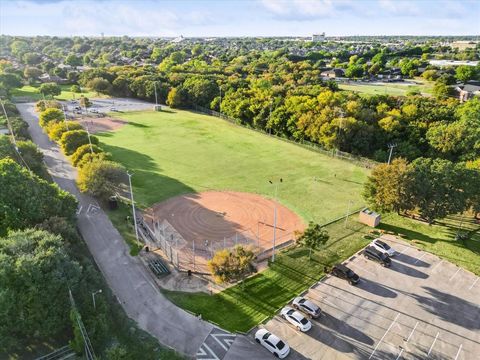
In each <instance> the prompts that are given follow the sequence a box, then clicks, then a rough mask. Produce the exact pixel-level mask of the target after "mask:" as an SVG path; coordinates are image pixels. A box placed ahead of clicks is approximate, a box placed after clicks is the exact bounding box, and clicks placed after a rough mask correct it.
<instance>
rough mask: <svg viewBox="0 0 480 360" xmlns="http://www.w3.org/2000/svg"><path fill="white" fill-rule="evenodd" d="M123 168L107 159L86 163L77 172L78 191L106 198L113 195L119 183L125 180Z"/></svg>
mask: <svg viewBox="0 0 480 360" xmlns="http://www.w3.org/2000/svg"><path fill="white" fill-rule="evenodd" d="M125 174H126V172H125V169H124V168H123V166H121V165H120V164H118V163H116V162H113V161H108V160H94V161H91V162H89V163H86V164H85V165H84V166H83V167H82V168H81V169H80V171H79V173H78V187H79V189H80V191H82V192H86V193H89V194H90V195H93V196H96V197H99V198H101V199H107V198H109V197H110V196H112V195H114V194H115V192H116V189H117V187H118V186H119V185H120V183H122V182H124V181H125V176H126V175H125Z"/></svg>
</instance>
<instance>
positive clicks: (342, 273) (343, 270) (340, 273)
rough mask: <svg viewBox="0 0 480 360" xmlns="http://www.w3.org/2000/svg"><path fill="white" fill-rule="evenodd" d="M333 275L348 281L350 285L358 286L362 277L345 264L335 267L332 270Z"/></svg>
mask: <svg viewBox="0 0 480 360" xmlns="http://www.w3.org/2000/svg"><path fill="white" fill-rule="evenodd" d="M332 274H333V275H335V276H336V277H339V278H341V279H345V280H347V281H348V282H349V283H350V285H356V284H358V282H359V281H360V277H359V276H358V275H357V274H355V273H354V272H353V271H352V270H350V269H349V268H348V267H346V266H345V265H343V264H337V265H335V266H334V267H333V269H332Z"/></svg>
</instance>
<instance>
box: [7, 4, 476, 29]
mask: <svg viewBox="0 0 480 360" xmlns="http://www.w3.org/2000/svg"><path fill="white" fill-rule="evenodd" d="M322 32H325V33H326V35H327V36H346V35H480V0H288V1H287V0H243V1H239V0H223V1H222V0H196V1H195V0H176V1H160V0H157V1H154V0H130V1H125V0H96V1H90V0H21V1H20V0H0V34H7V35H27V36H28V35H52V36H53V35H56V36H80V35H85V36H100V35H101V34H102V33H103V34H104V35H105V36H122V35H128V36H153V37H163V36H173V37H176V36H180V35H183V36H185V37H210V36H212V37H213V36H310V35H311V34H314V33H322Z"/></svg>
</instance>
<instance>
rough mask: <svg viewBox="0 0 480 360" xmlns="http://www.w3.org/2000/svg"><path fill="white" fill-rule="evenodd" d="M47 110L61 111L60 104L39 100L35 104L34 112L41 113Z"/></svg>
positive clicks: (53, 101) (54, 101) (55, 101)
mask: <svg viewBox="0 0 480 360" xmlns="http://www.w3.org/2000/svg"><path fill="white" fill-rule="evenodd" d="M48 108H56V109H61V108H62V104H60V102H59V101H57V100H39V101H37V102H36V103H35V111H36V112H42V111H45V110H46V109H48Z"/></svg>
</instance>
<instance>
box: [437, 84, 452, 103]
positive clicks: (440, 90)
mask: <svg viewBox="0 0 480 360" xmlns="http://www.w3.org/2000/svg"><path fill="white" fill-rule="evenodd" d="M432 94H433V95H434V96H435V97H436V98H437V99H439V100H443V99H446V98H448V97H450V96H452V95H453V90H452V88H451V87H450V86H448V85H446V84H444V83H443V82H441V81H438V80H437V81H436V82H435V84H434V85H433V89H432Z"/></svg>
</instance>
